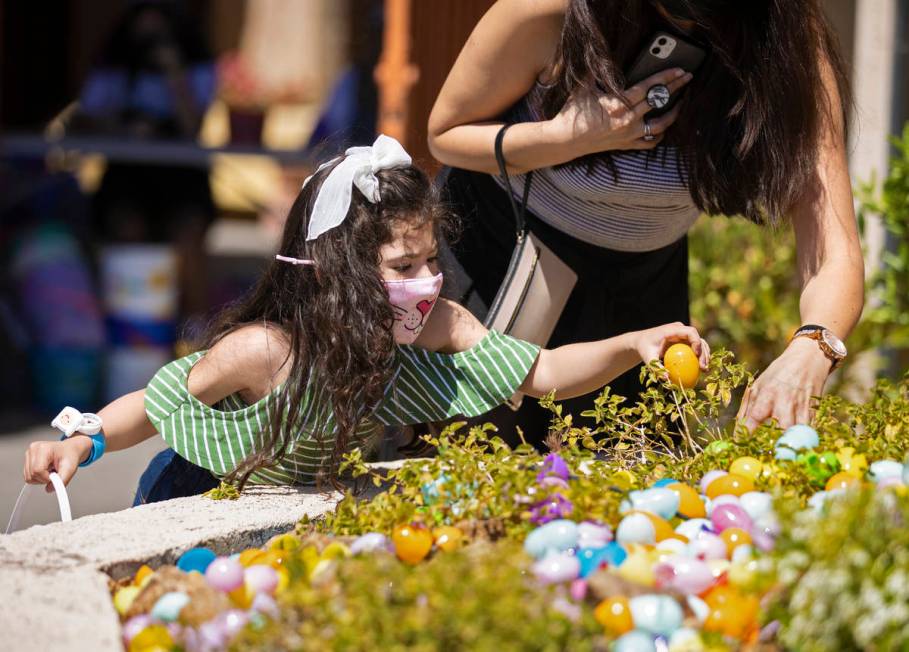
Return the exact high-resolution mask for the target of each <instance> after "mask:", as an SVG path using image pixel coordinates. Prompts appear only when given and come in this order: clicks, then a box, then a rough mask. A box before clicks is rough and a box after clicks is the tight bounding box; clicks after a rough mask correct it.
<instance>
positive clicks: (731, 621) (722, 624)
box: [704, 594, 758, 639]
mask: <svg viewBox="0 0 909 652" xmlns="http://www.w3.org/2000/svg"><path fill="white" fill-rule="evenodd" d="M757 614H758V601H757V598H754V597H752V596H742V595H739V594H735V596H734V597H733V598H731V599H730V600H728V601H727V602H725V603H723V604H719V605H716V606H712V605H711V607H710V613H709V614H708V615H707V619H706V620H705V621H704V631H705V632H719V633H720V634H723V635H724V636H730V637H732V638H737V639H742V638H744V637H746V636H747V635H748V634H749V633H750V632H751V631H752V630H753V629H754V628H755V627H756V626H757Z"/></svg>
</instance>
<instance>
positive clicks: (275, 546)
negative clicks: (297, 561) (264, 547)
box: [268, 532, 300, 550]
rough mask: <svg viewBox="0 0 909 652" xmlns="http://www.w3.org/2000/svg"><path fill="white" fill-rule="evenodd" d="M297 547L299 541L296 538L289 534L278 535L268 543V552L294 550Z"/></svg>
mask: <svg viewBox="0 0 909 652" xmlns="http://www.w3.org/2000/svg"><path fill="white" fill-rule="evenodd" d="M299 547H300V539H298V538H297V536H296V535H295V534H292V533H291V532H285V533H284V534H279V535H278V536H276V537H274V538H272V540H271V541H269V542H268V549H269V550H296V549H297V548H299Z"/></svg>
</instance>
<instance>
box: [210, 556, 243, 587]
mask: <svg viewBox="0 0 909 652" xmlns="http://www.w3.org/2000/svg"><path fill="white" fill-rule="evenodd" d="M205 579H206V580H207V581H208V584H209V585H210V586H211V587H212V588H215V589H218V590H219V591H224V592H225V593H229V592H231V591H233V590H234V589H238V588H240V587H241V586H243V566H242V565H240V562H238V561H237V560H235V559H231V558H230V557H218V558H217V559H215V560H214V561H213V562H212V563H210V564H209V565H208V568H206V569H205Z"/></svg>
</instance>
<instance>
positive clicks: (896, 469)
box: [869, 460, 903, 484]
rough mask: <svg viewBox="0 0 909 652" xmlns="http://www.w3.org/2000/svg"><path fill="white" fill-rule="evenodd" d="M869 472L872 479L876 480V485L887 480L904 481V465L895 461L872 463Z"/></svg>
mask: <svg viewBox="0 0 909 652" xmlns="http://www.w3.org/2000/svg"><path fill="white" fill-rule="evenodd" d="M869 471H870V475H871V479H872V480H874V483H875V484H877V483H879V482H880V481H881V480H884V479H885V478H897V479H899V480H902V477H903V465H902V464H900V463H899V462H896V461H894V460H880V461H879V462H872V463H871V467H870V469H869Z"/></svg>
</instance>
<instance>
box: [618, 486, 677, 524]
mask: <svg viewBox="0 0 909 652" xmlns="http://www.w3.org/2000/svg"><path fill="white" fill-rule="evenodd" d="M628 499H629V500H630V501H631V506H632V508H633V509H636V510H639V511H642V512H650V513H651V514H656V515H657V516H659V517H660V518H662V519H665V520H667V521H668V520H669V519H671V518H672V517H673V516H675V515H676V512H678V511H679V494H677V493H676V492H674V491H673V490H672V489H666V488H665V487H654V488H651V489H644V490H643V491H632V492H630V493H629V494H628Z"/></svg>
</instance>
